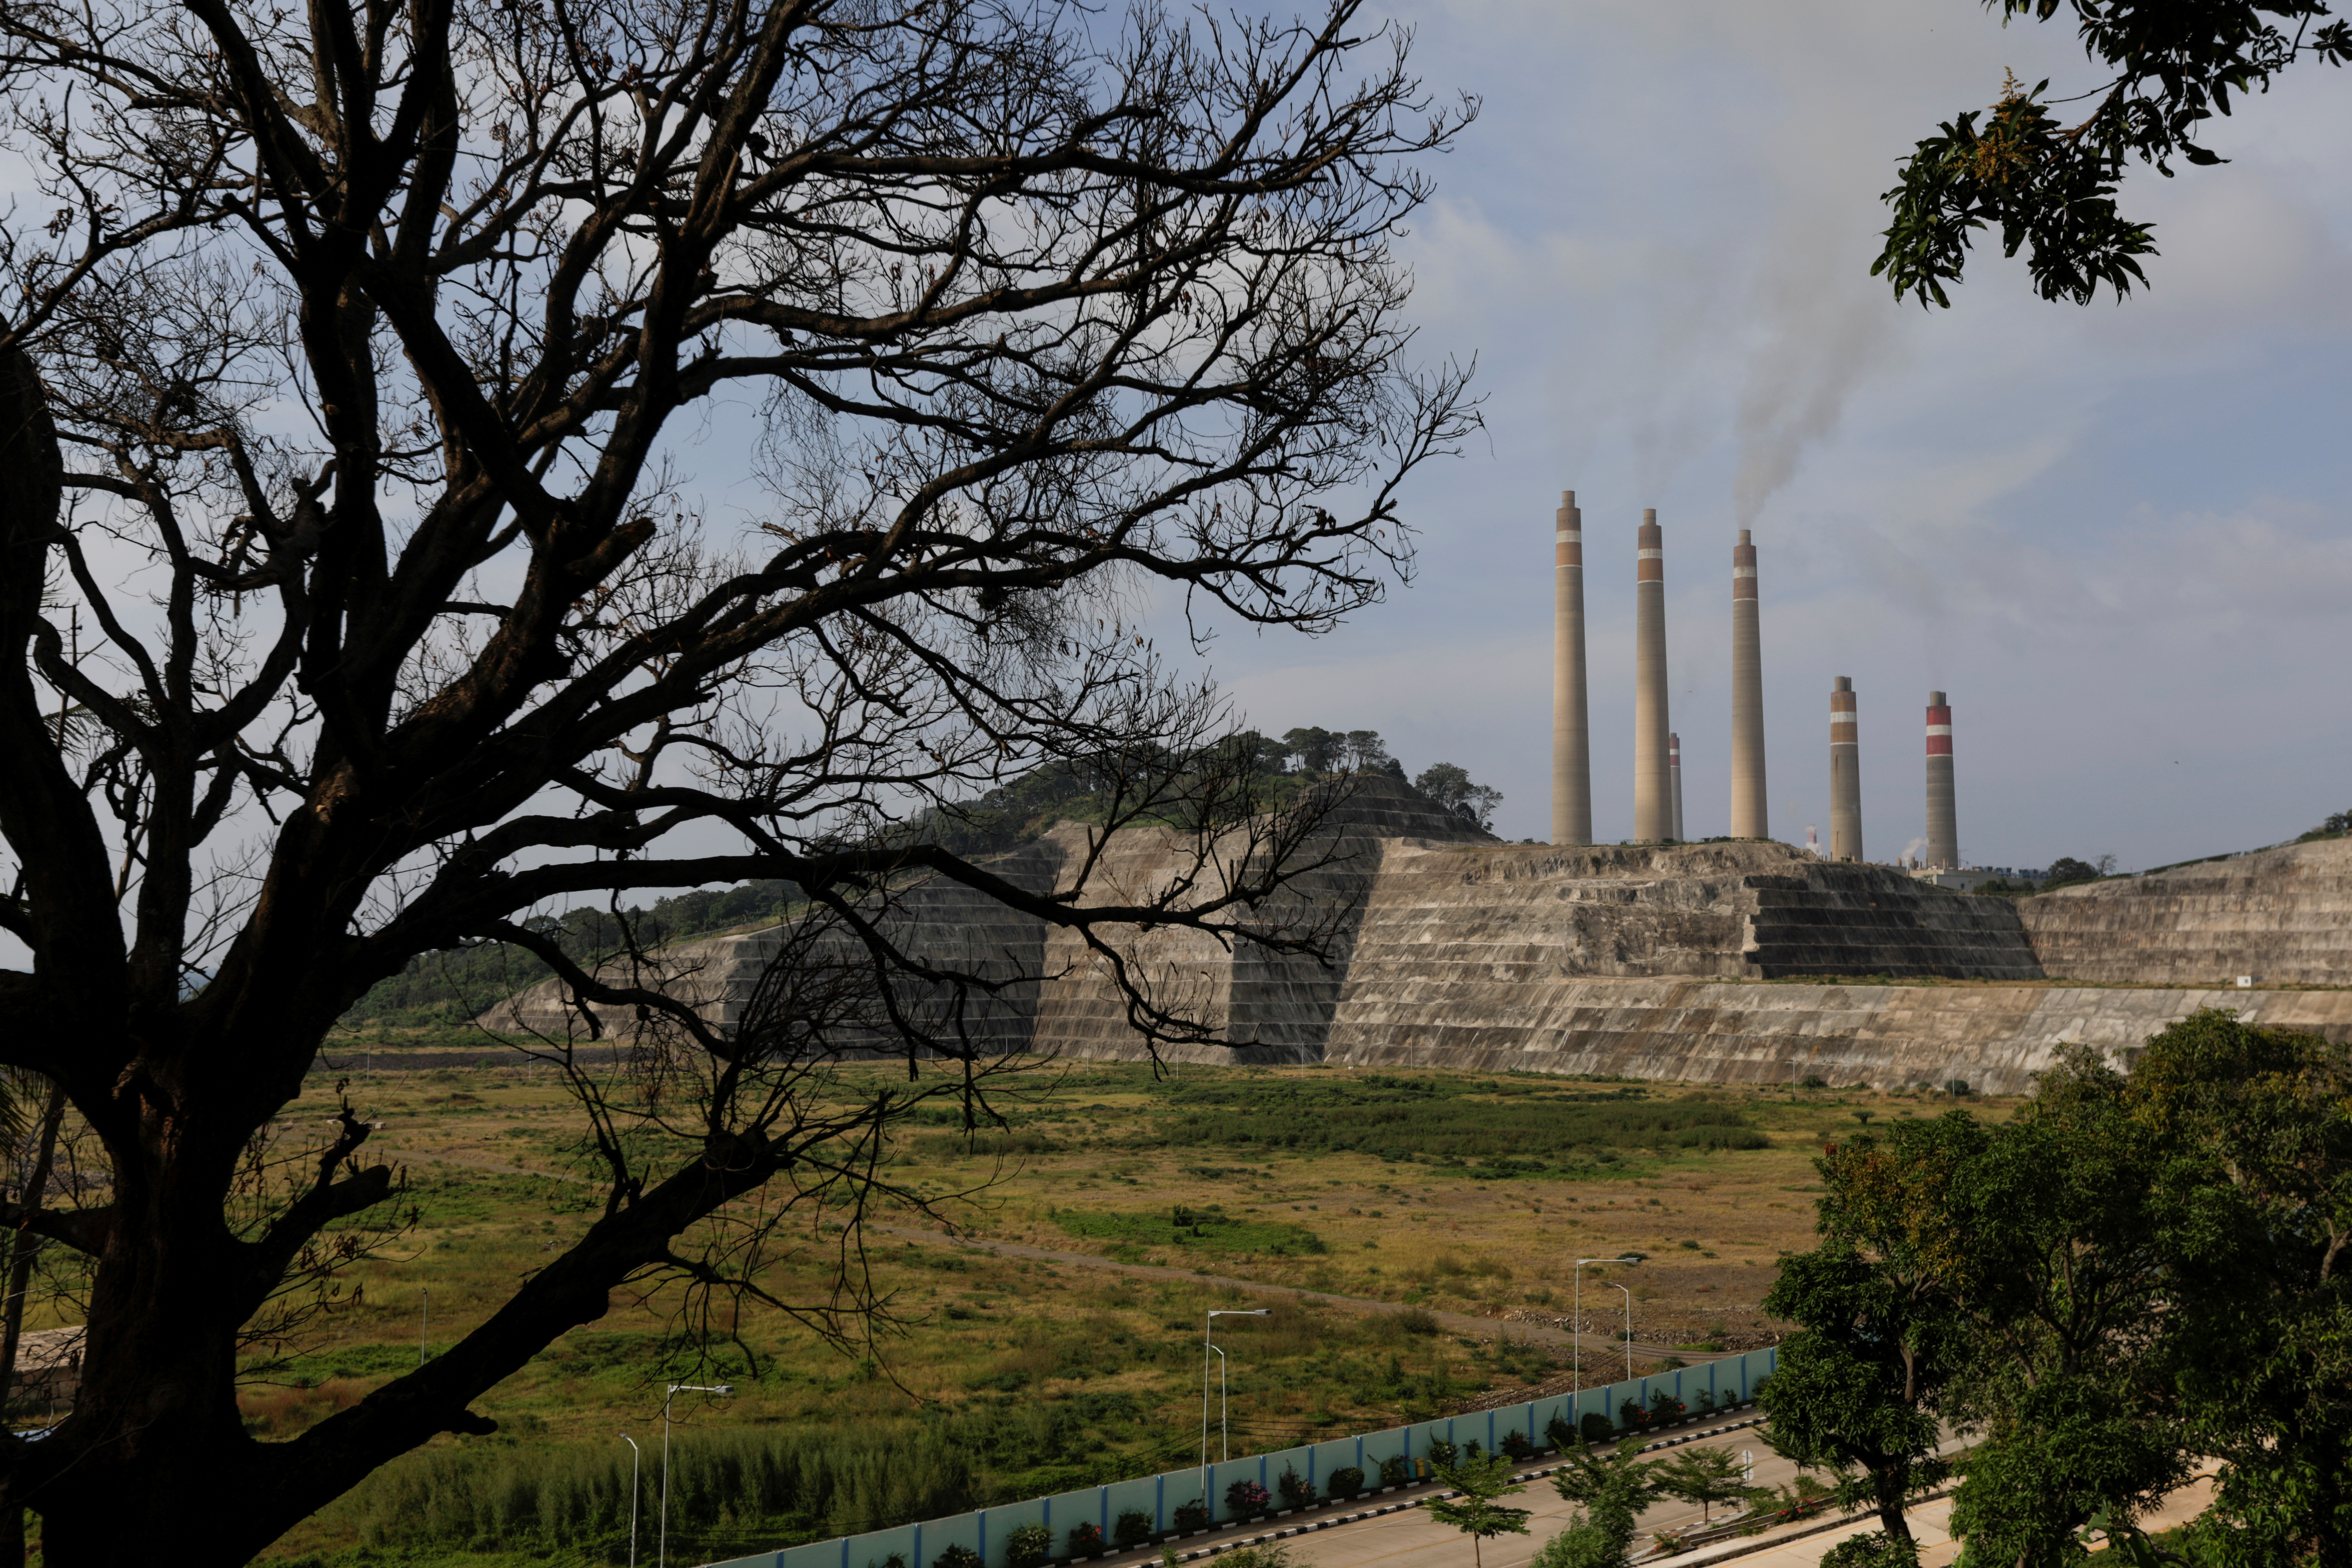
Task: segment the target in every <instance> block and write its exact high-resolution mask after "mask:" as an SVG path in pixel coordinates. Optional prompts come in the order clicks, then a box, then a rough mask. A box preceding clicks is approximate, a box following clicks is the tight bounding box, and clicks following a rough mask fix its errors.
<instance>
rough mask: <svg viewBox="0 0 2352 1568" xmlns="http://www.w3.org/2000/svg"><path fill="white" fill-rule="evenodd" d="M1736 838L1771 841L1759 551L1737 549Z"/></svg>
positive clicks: (1745, 545) (1742, 543) (1744, 542)
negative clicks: (1758, 596) (1759, 614)
mask: <svg viewBox="0 0 2352 1568" xmlns="http://www.w3.org/2000/svg"><path fill="white" fill-rule="evenodd" d="M1731 836H1732V837H1734V838H1769V837H1772V829H1771V826H1770V819H1769V816H1767V815H1766V813H1765V809H1764V639H1763V633H1762V630H1761V629H1760V628H1759V626H1758V624H1757V604H1756V546H1755V545H1753V544H1751V543H1749V542H1748V530H1746V529H1744V528H1743V529H1741V530H1740V531H1739V542H1738V543H1737V544H1735V545H1733V546H1732V547H1731Z"/></svg>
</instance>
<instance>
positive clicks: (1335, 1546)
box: [1135, 1427, 1952, 1568]
mask: <svg viewBox="0 0 2352 1568" xmlns="http://www.w3.org/2000/svg"><path fill="white" fill-rule="evenodd" d="M1697 1430H1699V1431H1701V1432H1702V1434H1703V1436H1700V1437H1699V1438H1698V1439H1697V1441H1696V1443H1693V1444H1691V1445H1689V1446H1691V1447H1698V1446H1706V1447H1727V1448H1729V1449H1731V1450H1732V1451H1733V1452H1734V1453H1737V1454H1745V1455H1748V1456H1750V1457H1751V1458H1752V1459H1753V1462H1754V1471H1753V1475H1754V1479H1755V1484H1756V1485H1758V1486H1760V1487H1781V1486H1786V1485H1788V1484H1790V1482H1791V1481H1792V1480H1793V1479H1795V1477H1796V1467H1795V1466H1794V1465H1792V1464H1790V1462H1789V1461H1788V1460H1786V1459H1783V1458H1780V1456H1779V1455H1778V1454H1775V1453H1773V1452H1772V1450H1771V1449H1769V1448H1768V1447H1765V1445H1764V1442H1763V1440H1762V1438H1761V1437H1759V1436H1758V1435H1757V1433H1756V1430H1755V1429H1754V1428H1753V1427H1748V1428H1747V1429H1745V1430H1738V1429H1726V1430H1719V1431H1717V1432H1712V1433H1710V1432H1707V1430H1706V1428H1698V1429H1697ZM1656 1457H1659V1458H1663V1457H1664V1455H1663V1454H1661V1455H1658V1456H1656ZM1505 1501H1506V1502H1507V1503H1508V1504H1509V1506H1511V1507H1513V1508H1524V1509H1527V1510H1529V1512H1530V1517H1529V1519H1528V1534H1526V1535H1523V1536H1522V1535H1507V1536H1501V1537H1498V1538H1496V1539H1495V1540H1492V1541H1489V1542H1486V1543H1485V1544H1484V1546H1483V1547H1481V1548H1480V1549H1479V1551H1478V1552H1476V1553H1475V1556H1474V1554H1473V1552H1472V1549H1471V1544H1470V1542H1469V1540H1468V1539H1467V1538H1466V1537H1465V1536H1464V1535H1463V1534H1462V1533H1461V1532H1460V1531H1454V1530H1450V1529H1447V1528H1446V1527H1444V1526H1443V1525H1439V1524H1434V1523H1433V1522H1431V1521H1430V1519H1429V1516H1428V1514H1427V1513H1426V1512H1425V1511H1423V1510H1421V1509H1418V1508H1413V1509H1407V1510H1402V1511H1401V1512H1397V1513H1391V1514H1384V1515H1381V1516H1380V1517H1377V1518H1372V1519H1363V1520H1357V1521H1352V1522H1349V1523H1345V1524H1332V1525H1328V1526H1327V1527H1326V1528H1324V1529H1321V1530H1318V1531H1311V1532H1308V1533H1304V1534H1300V1535H1297V1536H1295V1537H1292V1538H1290V1539H1289V1540H1288V1541H1287V1542H1286V1544H1287V1545H1289V1546H1290V1548H1291V1550H1292V1552H1293V1554H1294V1559H1295V1561H1296V1562H1297V1563H1301V1564H1304V1565H1305V1568H1470V1565H1469V1564H1468V1563H1464V1561H1463V1559H1464V1558H1465V1557H1470V1558H1473V1560H1474V1561H1475V1562H1477V1563H1481V1564H1482V1568H1526V1565H1527V1564H1528V1563H1529V1562H1531V1561H1533V1559H1534V1557H1535V1554H1536V1552H1538V1551H1539V1550H1540V1549H1541V1548H1542V1546H1543V1544H1544V1542H1547V1541H1549V1539H1551V1537H1552V1536H1554V1535H1556V1534H1558V1533H1559V1531H1562V1530H1564V1529H1566V1528H1567V1527H1568V1524H1569V1522H1570V1517H1571V1516H1572V1515H1573V1514H1574V1513H1575V1511H1576V1509H1575V1505H1573V1504H1571V1503H1569V1502H1566V1501H1563V1500H1561V1499H1560V1497H1559V1493H1557V1492H1555V1491H1554V1490H1553V1489H1552V1487H1551V1482H1550V1481H1549V1479H1537V1480H1532V1481H1530V1482H1529V1483H1528V1485H1527V1486H1525V1487H1523V1488H1521V1489H1519V1490H1518V1491H1517V1492H1516V1493H1514V1494H1512V1495H1511V1496H1510V1497H1508V1498H1507V1499H1505ZM1943 1506H1944V1505H1942V1504H1940V1503H1936V1502H1929V1503H1923V1504H1921V1505H1919V1508H1918V1509H1916V1510H1912V1512H1913V1516H1914V1518H1915V1521H1917V1533H1918V1535H1919V1539H1920V1541H1921V1543H1922V1544H1923V1545H1927V1544H1928V1543H1929V1542H1941V1541H1945V1540H1948V1535H1947V1534H1946V1532H1945V1531H1944V1529H1943V1526H1942V1523H1941V1522H1940V1521H1942V1519H1943V1517H1944V1515H1943V1514H1942V1513H1939V1512H1937V1511H1936V1510H1938V1509H1940V1508H1943ZM1922 1510H1925V1511H1924V1512H1923V1511H1922ZM1716 1511H1717V1512H1720V1511H1721V1510H1716ZM1312 1521H1313V1516H1312V1515H1307V1516H1303V1518H1302V1520H1301V1522H1307V1523H1311V1522H1312ZM1702 1521H1703V1513H1702V1510H1699V1509H1696V1508H1694V1507H1692V1506H1691V1505H1690V1504H1688V1503H1685V1502H1679V1501H1675V1500H1666V1501H1663V1502H1659V1503H1657V1504H1654V1506H1653V1507H1651V1509H1650V1510H1648V1511H1647V1512H1645V1513H1643V1515H1642V1518H1641V1521H1640V1526H1639V1528H1640V1533H1639V1534H1638V1535H1637V1536H1636V1538H1635V1540H1636V1549H1637V1551H1638V1550H1639V1549H1640V1548H1643V1547H1646V1546H1648V1545H1649V1543H1650V1541H1651V1538H1652V1536H1653V1535H1654V1533H1655V1532H1656V1531H1664V1530H1672V1531H1684V1530H1688V1529H1695V1528H1696V1527H1698V1526H1699V1525H1700V1524H1701V1523H1702ZM1289 1522H1290V1521H1283V1523H1284V1524H1285V1525H1287V1524H1288V1523H1289ZM1820 1522H1821V1521H1818V1520H1815V1521H1809V1522H1808V1523H1806V1524H1804V1525H1801V1526H1794V1527H1790V1531H1789V1533H1795V1532H1796V1531H1811V1530H1813V1529H1814V1528H1815V1526H1817V1525H1818V1524H1819V1523H1820ZM1874 1527H1875V1526H1874V1521H1870V1520H1860V1521H1854V1522H1853V1523H1851V1524H1847V1525H1840V1526H1838V1527H1837V1528H1836V1529H1834V1530H1833V1531H1831V1532H1828V1533H1823V1534H1808V1535H1806V1536H1805V1537H1804V1539H1803V1540H1802V1541H1800V1542H1790V1545H1789V1546H1788V1547H1786V1548H1776V1549H1775V1550H1776V1551H1793V1552H1796V1553H1797V1554H1796V1555H1794V1556H1787V1557H1780V1556H1770V1557H1767V1556H1759V1557H1754V1558H1748V1557H1747V1556H1745V1555H1744V1553H1743V1554H1742V1555H1741V1562H1742V1564H1743V1568H1746V1564H1748V1563H1757V1564H1763V1563H1772V1564H1773V1565H1774V1568H1782V1565H1784V1564H1786V1565H1793V1564H1796V1563H1817V1562H1818V1561H1819V1560H1820V1556H1821V1553H1822V1552H1825V1551H1827V1550H1828V1548H1829V1546H1830V1545H1832V1544H1833V1543H1834V1542H1836V1541H1838V1540H1841V1539H1843V1537H1845V1536H1847V1535H1851V1534H1854V1533H1857V1532H1859V1531H1864V1530H1868V1529H1873V1528H1874ZM1242 1533H1244V1532H1239V1531H1237V1532H1235V1535H1236V1536H1239V1535H1241V1534H1242ZM1776 1533H1778V1532H1776ZM1227 1539H1232V1538H1231V1537H1229V1538H1227ZM1216 1540H1217V1538H1215V1537H1208V1538H1202V1540H1201V1541H1200V1542H1198V1544H1202V1545H1207V1544H1213V1543H1214V1542H1216ZM1185 1544H1187V1545H1192V1544H1195V1543H1194V1542H1186V1543H1185ZM1753 1545H1755V1542H1749V1541H1739V1542H1731V1543H1724V1544H1722V1545H1718V1546H1714V1547H1703V1548H1700V1549H1699V1552H1697V1553H1696V1554H1695V1555H1694V1556H1692V1557H1690V1558H1676V1559H1675V1560H1674V1561H1675V1563H1676V1564H1677V1568H1680V1565H1681V1564H1683V1563H1691V1564H1693V1568H1696V1565H1697V1564H1699V1563H1704V1562H1706V1560H1707V1559H1708V1558H1710V1557H1712V1556H1715V1555H1716V1554H1717V1553H1726V1554H1728V1553H1731V1552H1735V1551H1736V1550H1737V1549H1739V1548H1748V1547H1752V1546H1753ZM1808 1553H1810V1554H1808ZM1489 1557H1491V1558H1493V1559H1494V1561H1493V1562H1492V1563H1486V1562H1485V1559H1486V1558H1489ZM1135 1561H1136V1562H1138V1563H1141V1562H1144V1561H1147V1560H1146V1559H1142V1558H1138V1559H1136V1560H1135ZM1951 1561H1952V1558H1951V1556H1950V1555H1944V1556H1930V1557H1927V1559H1925V1563H1927V1564H1932V1565H1934V1568H1943V1565H1945V1564H1948V1563H1950V1562H1951Z"/></svg>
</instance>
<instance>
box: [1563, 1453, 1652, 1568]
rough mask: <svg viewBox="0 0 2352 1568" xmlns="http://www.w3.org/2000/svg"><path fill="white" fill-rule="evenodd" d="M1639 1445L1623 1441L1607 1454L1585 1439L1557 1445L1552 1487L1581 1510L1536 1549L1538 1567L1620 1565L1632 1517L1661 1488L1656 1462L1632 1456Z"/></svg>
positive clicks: (1629, 1544) (1627, 1550)
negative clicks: (1598, 1450)
mask: <svg viewBox="0 0 2352 1568" xmlns="http://www.w3.org/2000/svg"><path fill="white" fill-rule="evenodd" d="M1639 1447H1640V1446H1639V1445H1638V1444H1633V1443H1627V1444H1623V1445H1621V1446H1620V1447H1617V1448H1615V1449H1614V1450H1612V1451H1611V1452H1610V1453H1609V1454H1607V1455H1605V1456H1604V1455H1601V1454H1598V1453H1595V1452H1594V1451H1593V1449H1592V1447H1591V1445H1589V1444H1587V1443H1583V1442H1579V1443H1578V1444H1577V1445H1576V1446H1575V1447H1572V1448H1563V1449H1561V1450H1560V1456H1559V1457H1560V1465H1559V1469H1557V1470H1555V1471H1553V1472H1552V1478H1551V1485H1552V1489H1553V1490H1554V1491H1556V1492H1558V1493H1559V1495H1560V1496H1561V1497H1562V1498H1563V1499H1565V1500H1568V1501H1570V1502H1572V1503H1575V1504H1577V1505H1579V1511H1578V1512H1577V1513H1576V1514H1574V1515H1572V1516H1571V1517H1570V1521H1569V1525H1568V1528H1567V1529H1565V1530H1563V1531H1560V1532H1559V1534H1557V1535H1555V1536H1553V1537H1552V1538H1551V1539H1550V1540H1549V1541H1548V1542H1544V1544H1543V1547H1542V1548H1541V1550H1539V1551H1538V1552H1537V1553H1536V1558H1535V1561H1536V1563H1538V1564H1539V1565H1540V1568H1624V1564H1625V1563H1627V1561H1629V1559H1630V1557H1631V1555H1632V1551H1633V1526H1634V1521H1637V1520H1638V1519H1640V1518H1641V1515H1642V1510H1643V1509H1645V1508H1647V1507H1649V1505H1650V1502H1651V1500H1653V1499H1654V1498H1655V1497H1657V1495H1658V1493H1659V1491H1660V1490H1661V1486H1660V1482H1659V1478H1658V1471H1657V1466H1655V1465H1654V1464H1652V1463H1648V1462H1646V1461H1644V1460H1643V1459H1641V1458H1637V1457H1636V1454H1637V1452H1638V1450H1639Z"/></svg>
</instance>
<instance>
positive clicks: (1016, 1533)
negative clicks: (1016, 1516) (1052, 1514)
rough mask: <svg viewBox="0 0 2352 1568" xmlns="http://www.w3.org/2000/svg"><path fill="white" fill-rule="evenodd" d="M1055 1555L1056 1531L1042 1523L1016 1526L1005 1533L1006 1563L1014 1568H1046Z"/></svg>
mask: <svg viewBox="0 0 2352 1568" xmlns="http://www.w3.org/2000/svg"><path fill="white" fill-rule="evenodd" d="M1053 1555H1054V1531H1053V1529H1052V1527H1051V1526H1049V1525H1045V1524H1040V1523H1031V1524H1016V1525H1014V1526H1013V1528H1012V1529H1011V1530H1008V1531H1005V1532H1004V1561H1005V1562H1007V1563H1011V1564H1012V1565H1013V1568H1044V1564H1045V1560H1046V1559H1047V1558H1050V1557H1051V1556H1053Z"/></svg>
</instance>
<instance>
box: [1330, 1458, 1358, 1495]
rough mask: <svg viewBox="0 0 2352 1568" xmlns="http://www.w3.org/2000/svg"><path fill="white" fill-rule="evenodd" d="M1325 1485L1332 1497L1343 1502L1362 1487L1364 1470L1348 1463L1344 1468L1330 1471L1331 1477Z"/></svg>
mask: <svg viewBox="0 0 2352 1568" xmlns="http://www.w3.org/2000/svg"><path fill="white" fill-rule="evenodd" d="M1325 1486H1326V1488H1327V1489H1328V1490H1329V1492H1330V1494H1331V1495H1332V1496H1333V1497H1335V1498H1337V1499H1339V1500H1340V1501H1341V1502H1345V1501H1347V1500H1349V1498H1351V1497H1354V1496H1355V1495H1356V1494H1357V1493H1358V1492H1360V1491H1362V1490H1363V1489H1364V1472H1363V1471H1361V1470H1360V1469H1358V1468H1356V1467H1355V1466H1353V1465H1349V1466H1348V1467H1347V1468H1344V1469H1338V1470H1334V1471H1332V1472H1331V1479H1330V1480H1328V1482H1326V1483H1325Z"/></svg>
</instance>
